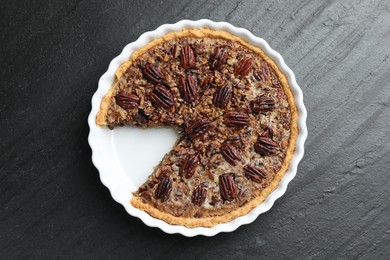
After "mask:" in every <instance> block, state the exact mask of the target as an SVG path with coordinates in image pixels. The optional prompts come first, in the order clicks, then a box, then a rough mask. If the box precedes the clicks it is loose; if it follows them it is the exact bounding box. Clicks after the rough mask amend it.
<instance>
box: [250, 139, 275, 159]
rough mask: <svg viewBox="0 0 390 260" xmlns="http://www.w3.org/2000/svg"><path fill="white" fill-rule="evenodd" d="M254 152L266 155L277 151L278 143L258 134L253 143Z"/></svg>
mask: <svg viewBox="0 0 390 260" xmlns="http://www.w3.org/2000/svg"><path fill="white" fill-rule="evenodd" d="M254 149H255V152H256V153H258V154H260V155H263V156H267V155H271V154H275V153H277V151H278V150H279V145H278V144H277V143H275V142H274V141H272V140H271V138H269V137H265V136H260V137H259V138H257V142H256V143H255V145H254Z"/></svg>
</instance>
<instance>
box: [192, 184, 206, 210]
mask: <svg viewBox="0 0 390 260" xmlns="http://www.w3.org/2000/svg"><path fill="white" fill-rule="evenodd" d="M206 195H207V190H206V189H205V188H203V187H202V186H198V187H196V189H195V190H194V191H193V193H192V198H191V201H192V203H194V204H195V205H196V206H199V207H200V206H202V204H203V202H204V201H205V200H206Z"/></svg>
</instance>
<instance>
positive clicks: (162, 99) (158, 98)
mask: <svg viewBox="0 0 390 260" xmlns="http://www.w3.org/2000/svg"><path fill="white" fill-rule="evenodd" d="M149 99H150V101H152V103H153V104H154V105H156V106H159V107H163V108H170V107H171V106H173V95H172V94H171V92H169V90H168V89H166V88H165V87H163V86H161V85H157V86H156V87H155V88H154V90H153V91H152V92H151V93H150V94H149Z"/></svg>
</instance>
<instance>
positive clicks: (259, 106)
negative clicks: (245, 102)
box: [252, 97, 275, 114]
mask: <svg viewBox="0 0 390 260" xmlns="http://www.w3.org/2000/svg"><path fill="white" fill-rule="evenodd" d="M274 106H275V101H274V99H273V98H271V97H257V98H255V99H254V100H252V111H253V112H254V113H256V114H258V113H260V112H265V111H271V110H272V109H273V108H274Z"/></svg>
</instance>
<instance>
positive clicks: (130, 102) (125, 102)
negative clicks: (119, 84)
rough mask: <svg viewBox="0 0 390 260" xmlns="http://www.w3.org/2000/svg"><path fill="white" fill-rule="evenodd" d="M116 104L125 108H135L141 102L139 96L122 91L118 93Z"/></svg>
mask: <svg viewBox="0 0 390 260" xmlns="http://www.w3.org/2000/svg"><path fill="white" fill-rule="evenodd" d="M116 104H117V105H118V106H120V107H121V108H124V109H127V108H135V107H137V106H138V104H139V97H138V96H137V95H134V94H128V93H126V92H123V91H121V92H119V93H118V95H116Z"/></svg>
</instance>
